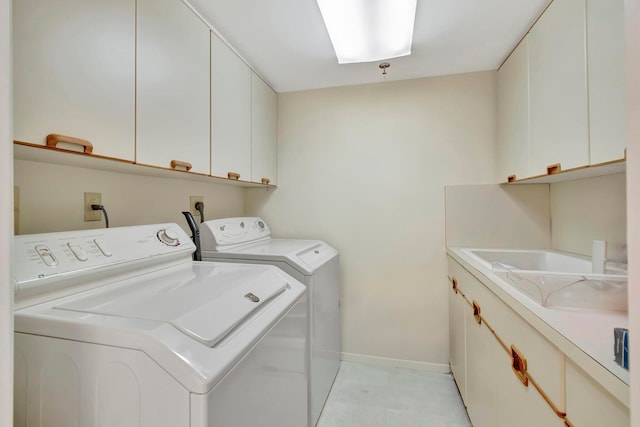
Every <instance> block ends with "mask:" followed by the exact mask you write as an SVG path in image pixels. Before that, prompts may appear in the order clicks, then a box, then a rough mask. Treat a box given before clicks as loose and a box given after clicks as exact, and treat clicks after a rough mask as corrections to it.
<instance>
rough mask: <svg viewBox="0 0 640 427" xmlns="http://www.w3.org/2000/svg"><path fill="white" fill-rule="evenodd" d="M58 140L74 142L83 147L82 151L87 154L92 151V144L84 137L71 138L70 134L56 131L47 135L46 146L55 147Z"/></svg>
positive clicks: (68, 142)
mask: <svg viewBox="0 0 640 427" xmlns="http://www.w3.org/2000/svg"><path fill="white" fill-rule="evenodd" d="M60 142H66V143H67V144H75V145H80V146H81V147H84V149H83V151H84V152H85V153H87V154H91V153H92V152H93V144H91V143H90V142H89V141H87V140H85V139H80V138H73V137H71V136H64V135H58V134H57V133H50V134H49V135H47V147H53V148H57V147H56V146H57V145H58V143H60Z"/></svg>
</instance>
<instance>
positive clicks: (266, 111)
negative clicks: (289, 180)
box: [251, 73, 278, 185]
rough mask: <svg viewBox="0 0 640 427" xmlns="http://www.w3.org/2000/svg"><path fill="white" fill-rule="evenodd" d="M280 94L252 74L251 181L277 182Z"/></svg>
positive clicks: (273, 183) (272, 183)
mask: <svg viewBox="0 0 640 427" xmlns="http://www.w3.org/2000/svg"><path fill="white" fill-rule="evenodd" d="M277 125H278V96H277V94H276V93H275V92H274V91H273V89H271V88H270V87H269V86H268V85H267V84H266V83H265V82H264V81H262V79H261V78H260V77H258V76H257V75H256V74H255V73H252V78H251V181H253V182H261V183H263V184H267V183H268V184H271V185H276V184H277V174H278V159H277V133H278V128H277Z"/></svg>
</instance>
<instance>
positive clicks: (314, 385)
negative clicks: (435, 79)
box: [200, 217, 340, 426]
mask: <svg viewBox="0 0 640 427" xmlns="http://www.w3.org/2000/svg"><path fill="white" fill-rule="evenodd" d="M200 244H201V251H202V260H203V261H225V262H249V263H257V264H269V265H275V266H277V267H279V268H281V269H282V270H283V271H285V272H286V273H288V274H290V275H291V276H293V277H294V278H296V279H297V280H299V281H300V282H302V283H303V284H305V285H306V286H307V288H308V289H307V296H308V312H309V325H308V331H309V332H308V337H309V340H308V345H309V349H308V354H309V359H308V361H307V366H308V375H309V426H315V425H316V423H317V422H318V418H319V416H320V413H321V411H322V407H323V406H324V403H325V401H326V399H327V396H328V395H329V391H330V390H331V386H332V385H333V381H334V379H335V377H336V374H337V373H338V369H339V367H340V277H339V276H340V262H339V255H338V252H337V251H336V250H335V249H334V248H332V247H331V246H329V245H327V244H326V243H324V242H322V241H320V240H299V239H273V238H271V231H270V230H269V227H268V226H267V225H266V224H265V222H264V221H262V219H260V218H256V217H253V218H225V219H218V220H213V221H206V222H204V223H203V224H200Z"/></svg>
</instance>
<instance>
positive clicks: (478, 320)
mask: <svg viewBox="0 0 640 427" xmlns="http://www.w3.org/2000/svg"><path fill="white" fill-rule="evenodd" d="M472 306H473V318H474V319H476V323H477V324H478V325H482V316H481V315H480V304H478V301H476V300H473V302H472Z"/></svg>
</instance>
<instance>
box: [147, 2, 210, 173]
mask: <svg viewBox="0 0 640 427" xmlns="http://www.w3.org/2000/svg"><path fill="white" fill-rule="evenodd" d="M209 32H210V31H209V28H208V27H207V26H206V25H205V24H204V23H203V22H202V21H201V20H200V19H199V18H198V17H197V16H196V15H195V13H193V11H191V10H190V9H189V8H188V7H187V6H186V5H185V4H184V3H183V2H182V1H180V0H138V44H137V57H138V63H137V79H136V83H137V85H136V91H137V123H136V162H137V163H142V164H149V165H155V166H161V167H166V168H169V167H170V164H171V162H172V160H177V161H181V162H187V163H190V164H191V165H192V167H193V168H192V169H191V171H192V172H199V173H204V174H209V173H210V164H209V158H210V154H209V153H210V131H209V127H210V122H209V121H210V106H209V100H210V93H211V91H210V79H211V78H210V66H209V57H210V46H209V44H210V40H209Z"/></svg>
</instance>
